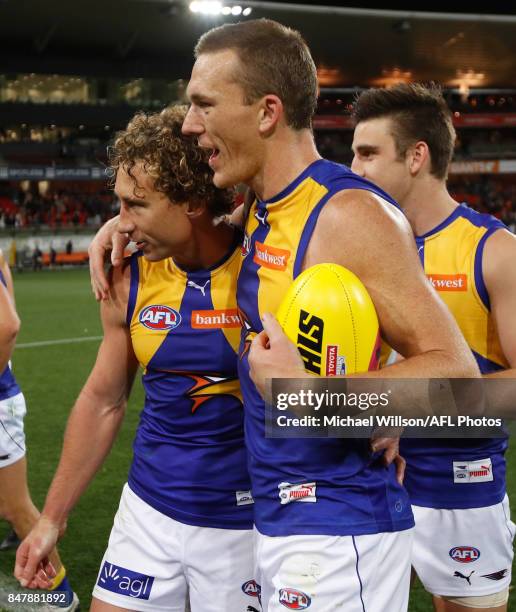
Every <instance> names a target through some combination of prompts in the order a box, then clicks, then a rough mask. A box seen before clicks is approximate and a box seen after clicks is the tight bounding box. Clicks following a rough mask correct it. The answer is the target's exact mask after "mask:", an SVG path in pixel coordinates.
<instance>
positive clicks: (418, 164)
mask: <svg viewBox="0 0 516 612" xmlns="http://www.w3.org/2000/svg"><path fill="white" fill-rule="evenodd" d="M407 155H408V162H409V169H410V172H411V173H412V174H417V173H418V172H420V170H421V169H422V168H423V166H424V165H425V164H427V163H428V164H429V163H430V149H429V148H428V145H427V144H426V142H425V141H424V140H419V141H418V142H416V144H415V145H413V146H412V147H410V149H409V151H408V153H407Z"/></svg>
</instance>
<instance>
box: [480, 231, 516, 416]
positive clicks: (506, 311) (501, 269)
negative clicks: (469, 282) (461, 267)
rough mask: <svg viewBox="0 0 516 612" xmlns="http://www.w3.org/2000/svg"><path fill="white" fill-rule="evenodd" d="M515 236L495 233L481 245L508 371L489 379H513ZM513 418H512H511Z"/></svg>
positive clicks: (515, 361)
mask: <svg viewBox="0 0 516 612" xmlns="http://www.w3.org/2000/svg"><path fill="white" fill-rule="evenodd" d="M515 263H516V236H515V235H514V234H511V233H510V232H508V231H506V230H501V231H498V232H495V233H494V234H493V235H492V236H490V237H489V238H488V239H487V241H486V244H485V246H484V257H483V261H482V267H483V275H484V283H485V285H486V289H487V293H488V295H489V301H490V303H491V314H492V316H493V319H494V321H495V325H496V329H497V331H498V338H499V339H500V345H501V347H502V351H503V354H504V355H505V358H506V359H507V361H508V362H509V366H510V367H509V369H507V370H502V371H500V372H494V373H493V374H489V375H488V377H489V378H516V266H515ZM513 416H514V415H513Z"/></svg>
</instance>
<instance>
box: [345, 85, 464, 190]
mask: <svg viewBox="0 0 516 612" xmlns="http://www.w3.org/2000/svg"><path fill="white" fill-rule="evenodd" d="M352 116H353V119H354V120H355V123H360V122H361V121H367V120H369V119H379V118H382V117H388V118H390V119H392V136H393V138H394V142H395V144H396V150H397V152H398V155H400V157H403V156H404V155H405V153H406V152H407V149H408V148H409V147H411V146H412V145H413V144H415V143H416V142H418V141H419V140H422V141H424V142H426V144H427V145H428V148H429V150H430V158H431V170H430V171H431V173H432V174H433V175H434V176H435V177H437V178H439V179H445V178H446V176H447V173H448V166H449V164H450V161H451V158H452V156H453V148H454V146H455V129H454V127H453V123H452V118H451V112H450V109H449V108H448V106H447V104H446V101H445V99H444V98H443V95H442V92H441V89H440V87H438V86H437V85H436V84H434V83H430V84H429V85H423V84H421V83H401V84H399V85H394V86H393V87H389V88H387V89H368V90H366V91H364V92H362V93H361V94H360V95H359V96H358V97H357V99H356V100H355V103H354V105H353V111H352Z"/></svg>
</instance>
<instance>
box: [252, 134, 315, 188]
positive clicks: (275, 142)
mask: <svg viewBox="0 0 516 612" xmlns="http://www.w3.org/2000/svg"><path fill="white" fill-rule="evenodd" d="M320 158H321V156H320V155H319V153H318V152H317V149H316V147H315V142H314V139H313V134H312V132H311V131H310V130H308V129H305V130H300V131H294V130H292V129H290V128H284V129H283V130H281V132H280V133H277V134H275V135H274V137H273V138H271V141H270V142H269V143H267V146H266V147H265V154H264V161H263V164H262V167H261V169H260V172H259V173H258V174H257V175H256V176H255V177H253V179H252V181H250V184H249V186H250V187H251V189H252V190H253V191H254V192H255V193H256V195H257V196H258V197H259V198H260V199H261V200H269V199H270V198H273V197H274V196H275V195H277V194H278V193H281V191H283V189H285V187H287V186H288V185H290V183H291V182H292V181H293V180H295V179H296V178H297V177H298V176H299V175H300V174H301V173H302V172H303V170H305V169H306V168H307V167H308V166H309V165H310V164H312V163H313V162H314V161H316V160H317V159H320Z"/></svg>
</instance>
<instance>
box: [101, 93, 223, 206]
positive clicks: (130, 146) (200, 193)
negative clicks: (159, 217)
mask: <svg viewBox="0 0 516 612" xmlns="http://www.w3.org/2000/svg"><path fill="white" fill-rule="evenodd" d="M187 111H188V107H187V106H184V105H174V106H169V107H168V108H165V109H164V110H163V111H161V112H159V113H144V112H139V113H137V114H136V115H135V116H134V117H133V118H132V119H131V121H130V122H129V123H128V125H127V128H126V129H125V130H123V131H121V132H118V133H117V134H116V136H115V141H114V143H113V145H112V146H111V147H109V149H108V160H109V169H110V170H111V178H112V181H113V182H114V179H115V178H116V173H117V172H118V169H119V168H120V167H123V168H124V169H125V170H126V171H127V173H128V174H129V176H131V177H132V178H133V179H134V176H133V174H132V169H133V167H134V166H135V164H137V163H139V162H142V163H143V168H144V170H145V172H146V173H147V174H148V175H149V176H150V177H152V178H153V179H154V188H155V189H156V190H157V191H160V192H161V193H164V194H165V195H166V196H167V197H168V199H169V200H170V201H171V202H172V203H184V202H190V203H193V204H204V205H205V206H206V208H207V209H208V210H209V212H210V213H211V214H212V215H213V216H214V217H216V216H220V215H223V214H226V213H228V212H230V211H231V210H232V208H233V202H234V196H235V194H234V191H233V190H231V189H218V188H217V187H215V185H214V184H213V172H212V171H211V169H210V167H209V165H208V161H207V153H206V151H205V150H203V149H201V148H200V147H199V146H198V145H197V143H196V141H195V139H194V138H192V137H191V136H185V135H184V134H182V133H181V126H182V125H183V121H184V118H185V116H186V113H187Z"/></svg>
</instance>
